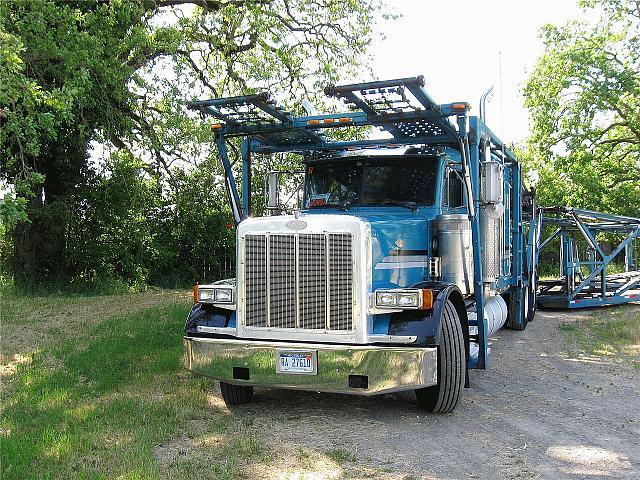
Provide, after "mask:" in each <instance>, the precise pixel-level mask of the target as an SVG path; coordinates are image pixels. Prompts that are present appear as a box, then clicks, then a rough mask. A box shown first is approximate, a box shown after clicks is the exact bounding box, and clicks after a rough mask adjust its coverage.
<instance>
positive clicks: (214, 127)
mask: <svg viewBox="0 0 640 480" xmlns="http://www.w3.org/2000/svg"><path fill="white" fill-rule="evenodd" d="M221 128H222V124H221V123H214V124H213V125H211V130H214V131H215V130H220V129H221Z"/></svg>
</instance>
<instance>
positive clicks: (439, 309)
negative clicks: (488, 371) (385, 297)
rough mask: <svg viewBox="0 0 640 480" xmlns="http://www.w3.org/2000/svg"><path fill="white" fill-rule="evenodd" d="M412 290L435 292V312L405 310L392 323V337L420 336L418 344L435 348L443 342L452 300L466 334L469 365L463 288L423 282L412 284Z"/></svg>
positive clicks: (393, 318)
mask: <svg viewBox="0 0 640 480" xmlns="http://www.w3.org/2000/svg"><path fill="white" fill-rule="evenodd" d="M411 288H428V289H430V290H433V294H434V301H433V309H432V310H431V311H427V312H425V311H424V310H405V311H403V312H398V313H393V314H391V321H390V324H389V334H390V335H411V336H414V335H415V336H416V337H418V338H417V339H416V342H415V343H414V345H416V346H423V347H426V346H434V345H437V344H438V342H439V340H440V335H441V328H442V315H443V313H444V306H445V304H446V303H447V300H450V301H451V303H452V304H453V306H454V307H455V309H456V312H457V313H458V318H459V319H460V325H461V327H462V333H463V335H464V344H465V345H464V347H465V355H466V357H467V362H468V360H469V318H468V317H467V309H466V306H465V303H464V297H463V296H462V292H460V289H459V288H458V287H457V286H456V285H454V284H451V283H442V282H421V283H418V284H416V285H412V286H411Z"/></svg>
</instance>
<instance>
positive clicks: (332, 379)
mask: <svg viewBox="0 0 640 480" xmlns="http://www.w3.org/2000/svg"><path fill="white" fill-rule="evenodd" d="M184 346H185V354H184V365H185V368H186V369H187V370H190V371H192V372H194V373H196V374H199V375H205V376H208V377H212V378H214V379H216V380H220V381H223V382H227V383H233V384H237V385H255V386H261V387H272V388H290V389H297V390H309V391H316V392H334V393H350V394H355V395H375V394H380V393H389V392H397V391H403V390H415V389H417V388H423V387H428V386H432V385H435V384H436V383H437V379H438V368H437V367H438V353H437V348H436V347H426V348H419V347H397V346H394V347H383V346H376V345H327V344H318V343H299V342H295V343H294V342H292V343H286V342H273V341H245V340H234V339H213V338H194V337H184ZM277 350H302V351H316V352H317V361H318V371H317V374H316V375H290V374H279V373H277V372H276V365H275V362H276V352H277ZM234 367H242V368H248V369H249V375H250V376H249V380H239V379H234V378H233V368H234ZM350 375H364V376H367V379H368V388H365V389H361V388H351V387H349V376H350Z"/></svg>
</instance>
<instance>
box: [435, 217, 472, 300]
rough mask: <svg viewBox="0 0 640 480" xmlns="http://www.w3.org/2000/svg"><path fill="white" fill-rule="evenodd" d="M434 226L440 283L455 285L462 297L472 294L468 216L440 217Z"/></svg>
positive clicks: (469, 223) (470, 243)
mask: <svg viewBox="0 0 640 480" xmlns="http://www.w3.org/2000/svg"><path fill="white" fill-rule="evenodd" d="M435 225H436V227H435V228H436V232H437V239H438V240H437V242H438V243H437V251H438V256H439V257H440V259H441V260H440V264H441V272H442V273H441V279H442V281H444V282H449V283H454V284H456V285H457V286H458V288H460V290H461V291H462V293H463V294H464V295H468V294H470V293H473V244H472V242H471V222H469V218H468V216H467V215H466V214H451V215H440V216H438V217H437V218H436V222H435Z"/></svg>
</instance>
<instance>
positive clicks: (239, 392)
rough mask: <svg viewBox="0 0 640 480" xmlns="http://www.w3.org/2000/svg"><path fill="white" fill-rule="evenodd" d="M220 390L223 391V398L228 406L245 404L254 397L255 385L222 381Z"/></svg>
mask: <svg viewBox="0 0 640 480" xmlns="http://www.w3.org/2000/svg"><path fill="white" fill-rule="evenodd" d="M220 392H222V399H223V400H224V403H225V404H226V405H227V406H230V405H243V404H245V403H249V402H251V400H252V399H253V387H245V386H244V385H232V384H231V383H224V382H220Z"/></svg>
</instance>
